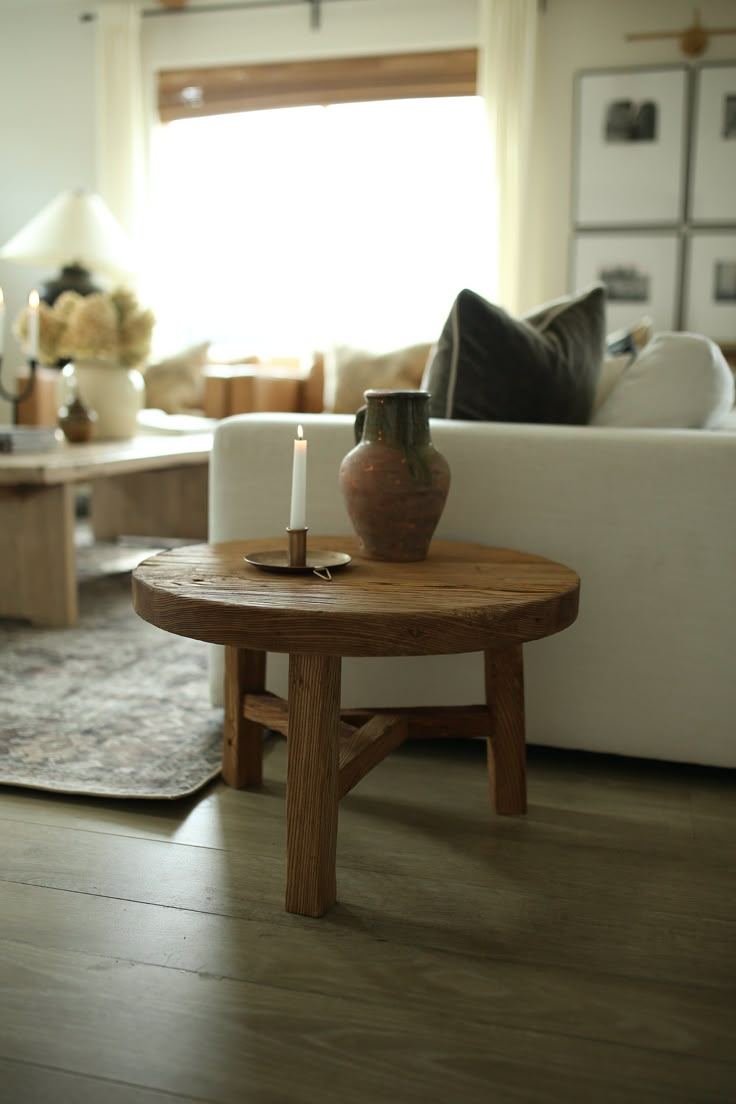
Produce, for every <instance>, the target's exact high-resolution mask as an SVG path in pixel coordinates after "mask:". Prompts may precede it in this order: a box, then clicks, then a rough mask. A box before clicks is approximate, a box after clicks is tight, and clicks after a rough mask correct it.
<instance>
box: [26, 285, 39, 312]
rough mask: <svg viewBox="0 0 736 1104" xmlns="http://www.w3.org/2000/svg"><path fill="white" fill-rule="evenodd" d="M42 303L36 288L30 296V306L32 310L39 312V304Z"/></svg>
mask: <svg viewBox="0 0 736 1104" xmlns="http://www.w3.org/2000/svg"><path fill="white" fill-rule="evenodd" d="M39 303H40V299H39V295H38V292H37V291H36V289H35V288H34V289H33V291H32V292H31V294H30V295H29V296H28V306H29V308H30V310H38V304H39Z"/></svg>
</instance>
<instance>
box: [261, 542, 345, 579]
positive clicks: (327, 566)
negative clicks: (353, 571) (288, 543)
mask: <svg viewBox="0 0 736 1104" xmlns="http://www.w3.org/2000/svg"><path fill="white" fill-rule="evenodd" d="M243 559H244V560H245V562H246V563H249V564H253V566H254V567H259V568H260V569H261V570H262V571H284V572H288V573H290V574H299V573H300V572H301V574H302V575H304V574H306V573H311V572H313V571H325V570H328V571H334V570H335V569H336V568H338V567H345V565H346V564H349V563H350V561H351V560H352V556H348V554H347V552H329V551H325V552H320V551H317V552H309V551H308V552H307V562H306V563H305V564H299V565H296V566H295V565H294V564H290V563H289V553H288V550H287V549H286V548H269V549H268V550H267V551H265V552H252V553H251V554H250V556H243Z"/></svg>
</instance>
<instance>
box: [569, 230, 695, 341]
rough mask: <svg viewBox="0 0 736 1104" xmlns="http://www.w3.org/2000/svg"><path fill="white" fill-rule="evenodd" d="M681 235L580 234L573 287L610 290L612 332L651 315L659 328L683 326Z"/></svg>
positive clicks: (608, 326) (575, 246)
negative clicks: (595, 286)
mask: <svg viewBox="0 0 736 1104" xmlns="http://www.w3.org/2000/svg"><path fill="white" fill-rule="evenodd" d="M681 251H682V239H681V236H680V235H679V234H678V233H676V232H674V231H672V232H661V231H653V232H652V233H643V232H632V233H621V232H620V231H607V232H605V231H603V232H600V233H594V232H585V233H579V234H576V235H575V240H574V243H573V255H572V287H573V289H574V290H575V291H580V290H582V289H583V288H585V287H588V286H590V285H591V284H595V283H603V284H605V286H606V330H607V332H608V333H611V332H612V331H615V330H621V329H627V328H628V327H630V326H633V325H636V323H637V322H639V321H640V319H642V318H644V317H648V318H650V319H651V320H652V324H653V327H654V329H655V330H674V329H676V328H677V326H678V323H679V314H680V279H681Z"/></svg>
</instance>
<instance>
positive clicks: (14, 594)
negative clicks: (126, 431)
mask: <svg viewBox="0 0 736 1104" xmlns="http://www.w3.org/2000/svg"><path fill="white" fill-rule="evenodd" d="M211 451H212V434H211V433H196V434H188V435H186V436H172V435H163V434H161V435H159V436H154V435H151V436H148V435H140V436H137V437H134V438H132V439H131V440H130V441H99V442H90V443H88V444H77V445H71V444H67V443H66V442H65V443H64V444H60V445H59V446H58V447H57V448H55V449H49V450H48V451H44V452H18V453H3V454H2V455H0V617H19V618H24V619H27V620H29V621H32V622H33V623H34V624H39V625H52V626H59V627H62V626H65V625H73V624H75V623H76V620H77V576H76V560H75V549H74V520H75V519H74V494H73V487H74V484H78V483H90V484H91V487H92V527H93V529H94V533H95V536H96V537H97V539H98V540H110V539H112V538H113V537H117V536H121V535H123V534H127V535H132V536H156V537H183V538H187V537H191V538H192V539H193V540H198V539H202V538H203V537H206V536H207V480H208V469H209V457H210V452H211Z"/></svg>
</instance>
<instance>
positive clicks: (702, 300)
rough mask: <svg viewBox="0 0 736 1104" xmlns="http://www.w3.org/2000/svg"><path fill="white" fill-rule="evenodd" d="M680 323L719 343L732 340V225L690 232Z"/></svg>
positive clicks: (735, 278) (735, 298)
mask: <svg viewBox="0 0 736 1104" xmlns="http://www.w3.org/2000/svg"><path fill="white" fill-rule="evenodd" d="M683 327H684V329H685V330H687V331H689V332H690V333H702V334H706V335H707V336H708V337H711V338H712V339H713V340H714V341H718V342H720V343H722V344H730V343H732V342H736V229H733V230H728V231H726V230H703V231H693V233H692V234H691V236H690V239H689V241H688V243H687V251H686V264H685V302H684V318H683Z"/></svg>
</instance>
